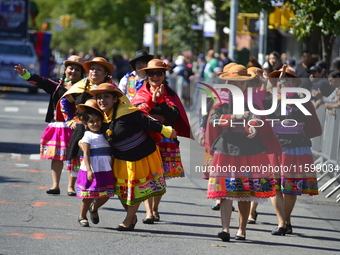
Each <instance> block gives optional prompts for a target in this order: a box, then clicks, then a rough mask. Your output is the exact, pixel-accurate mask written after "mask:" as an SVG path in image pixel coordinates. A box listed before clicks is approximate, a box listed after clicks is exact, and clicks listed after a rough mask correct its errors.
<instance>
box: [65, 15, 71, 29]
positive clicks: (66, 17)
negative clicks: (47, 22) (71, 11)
mask: <svg viewBox="0 0 340 255" xmlns="http://www.w3.org/2000/svg"><path fill="white" fill-rule="evenodd" d="M70 25H71V15H68V14H67V15H65V27H70Z"/></svg>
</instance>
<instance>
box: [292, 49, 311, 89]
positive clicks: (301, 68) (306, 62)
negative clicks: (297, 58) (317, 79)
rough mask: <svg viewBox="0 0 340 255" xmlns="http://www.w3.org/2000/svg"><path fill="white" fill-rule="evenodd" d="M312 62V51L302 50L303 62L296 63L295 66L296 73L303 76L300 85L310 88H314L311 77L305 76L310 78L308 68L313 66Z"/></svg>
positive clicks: (300, 76)
mask: <svg viewBox="0 0 340 255" xmlns="http://www.w3.org/2000/svg"><path fill="white" fill-rule="evenodd" d="M313 65H314V64H313V62H312V54H311V52H310V51H308V50H305V51H303V52H302V56H301V63H299V64H297V65H296V68H295V74H296V75H297V76H298V77H299V78H302V83H301V85H300V87H301V88H305V89H308V90H311V89H312V83H311V81H310V80H309V79H304V78H309V73H308V70H309V68H311V67H312V66H313Z"/></svg>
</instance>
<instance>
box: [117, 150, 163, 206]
mask: <svg viewBox="0 0 340 255" xmlns="http://www.w3.org/2000/svg"><path fill="white" fill-rule="evenodd" d="M113 175H114V183H115V193H116V194H117V196H118V197H119V199H120V200H121V201H122V202H123V203H125V204H127V205H135V204H138V203H140V202H143V201H144V200H147V199H148V198H150V197H157V196H162V195H163V194H164V193H165V186H166V185H165V180H164V176H163V165H162V158H161V155H160V153H159V149H158V148H157V149H156V150H155V151H154V152H153V153H151V154H150V155H149V156H146V157H145V158H142V159H141V160H138V161H123V160H119V159H114V161H113Z"/></svg>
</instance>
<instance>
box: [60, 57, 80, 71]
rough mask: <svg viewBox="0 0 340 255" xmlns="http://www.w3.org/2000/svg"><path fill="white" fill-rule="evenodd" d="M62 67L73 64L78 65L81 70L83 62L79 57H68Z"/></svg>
mask: <svg viewBox="0 0 340 255" xmlns="http://www.w3.org/2000/svg"><path fill="white" fill-rule="evenodd" d="M63 63H64V66H66V65H71V64H75V65H79V66H81V67H82V68H83V63H84V60H83V58H82V57H79V56H77V55H71V56H69V58H68V59H67V60H65V61H64V62H63Z"/></svg>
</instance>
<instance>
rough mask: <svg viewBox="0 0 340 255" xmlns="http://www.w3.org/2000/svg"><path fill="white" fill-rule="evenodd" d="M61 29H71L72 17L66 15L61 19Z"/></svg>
mask: <svg viewBox="0 0 340 255" xmlns="http://www.w3.org/2000/svg"><path fill="white" fill-rule="evenodd" d="M59 21H60V26H61V27H70V25H71V15H69V14H65V15H61V16H60V17H59Z"/></svg>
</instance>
